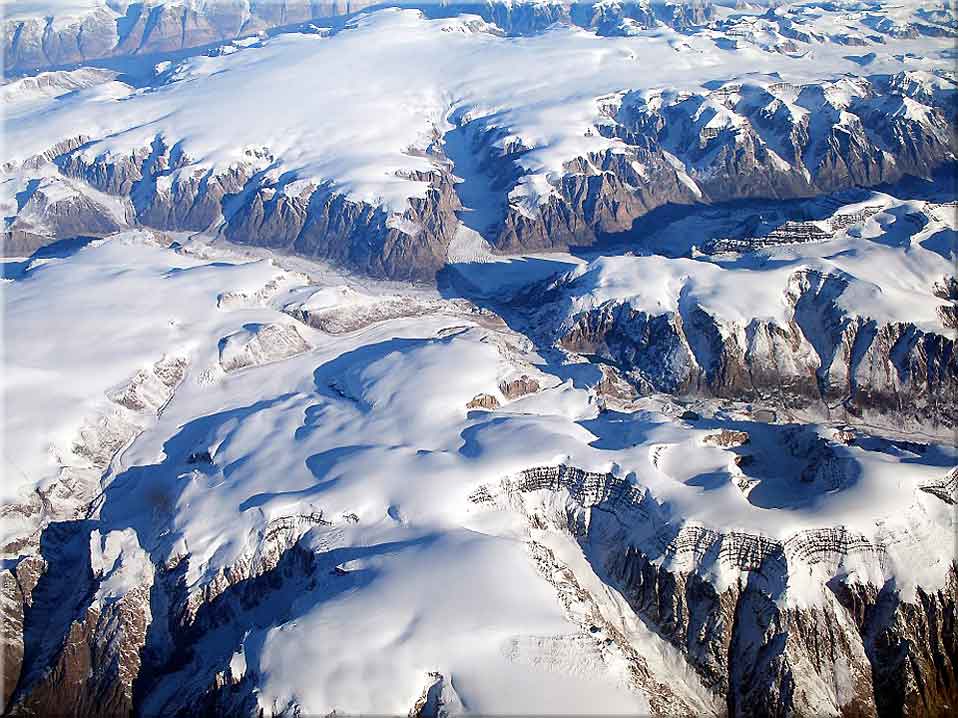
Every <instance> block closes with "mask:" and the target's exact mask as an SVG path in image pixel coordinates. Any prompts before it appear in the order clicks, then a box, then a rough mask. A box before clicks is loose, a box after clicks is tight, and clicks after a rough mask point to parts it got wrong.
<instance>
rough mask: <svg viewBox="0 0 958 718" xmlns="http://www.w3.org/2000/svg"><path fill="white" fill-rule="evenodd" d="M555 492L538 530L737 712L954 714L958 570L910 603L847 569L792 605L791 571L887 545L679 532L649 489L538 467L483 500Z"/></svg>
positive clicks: (804, 535) (823, 533) (872, 553)
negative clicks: (558, 540) (717, 570)
mask: <svg viewBox="0 0 958 718" xmlns="http://www.w3.org/2000/svg"><path fill="white" fill-rule="evenodd" d="M544 491H545V492H554V493H556V494H557V495H558V496H559V497H560V499H561V500H560V501H559V502H558V506H559V507H561V508H558V509H556V510H555V512H554V513H550V510H548V509H547V510H544V509H543V508H542V503H541V501H539V500H538V499H537V500H534V501H533V502H531V503H530V504H529V505H528V510H530V511H531V512H532V513H530V515H529V516H528V518H529V520H530V523H531V524H532V525H533V526H535V527H536V528H537V529H539V530H542V529H545V528H549V529H554V530H557V531H567V532H569V533H571V534H572V535H573V536H574V537H575V538H576V539H577V541H578V543H579V544H580V545H581V546H582V549H583V551H584V553H585V556H586V557H587V559H588V560H589V562H590V563H591V565H592V568H593V569H594V570H595V573H596V575H597V576H599V577H600V578H601V579H602V580H603V581H604V582H606V583H607V584H609V585H611V586H612V587H614V588H615V589H617V590H618V591H619V592H620V593H621V595H622V596H623V597H624V598H625V600H626V601H627V602H628V605H629V606H630V607H631V609H632V610H633V611H634V612H635V613H636V615H637V616H638V617H639V618H641V620H642V621H644V622H645V623H646V624H647V625H649V626H650V627H651V628H653V630H655V631H656V633H657V634H658V635H659V636H661V637H662V638H664V639H665V640H667V641H668V642H670V643H671V644H672V645H674V646H675V647H677V648H678V649H679V650H680V651H681V652H682V654H683V655H684V656H685V658H686V660H687V661H688V662H689V664H690V665H691V666H692V667H693V668H694V669H695V671H696V672H697V673H698V674H699V675H700V676H701V679H702V681H703V683H704V685H705V686H707V687H708V688H710V689H711V690H712V691H715V692H716V693H717V694H719V695H721V696H723V697H724V699H725V702H726V707H727V711H728V715H729V716H751V715H769V716H812V715H828V714H834V715H845V716H898V715H932V716H938V715H945V714H947V712H948V711H949V710H950V707H949V706H953V705H954V704H955V700H956V698H958V694H956V691H958V643H956V641H958V634H956V626H955V617H956V615H958V614H956V608H955V607H956V601H958V566H956V565H955V564H952V565H951V567H950V568H949V569H948V571H947V575H946V578H945V581H944V583H943V585H942V586H941V587H940V588H938V589H935V590H932V591H926V590H922V589H920V588H919V589H917V590H916V591H915V593H914V596H910V597H908V598H906V597H904V596H903V595H902V594H901V593H899V592H898V591H897V590H896V589H895V588H894V586H893V585H892V583H888V584H885V586H883V587H875V586H871V585H868V584H866V585H862V584H858V583H855V584H849V583H847V582H846V581H845V579H844V578H843V577H842V576H841V572H840V571H839V572H838V574H836V576H835V577H834V578H832V579H830V580H827V581H826V582H825V583H823V584H822V585H821V586H819V587H818V590H820V591H821V600H820V601H818V602H816V603H812V604H809V605H802V604H801V603H798V604H795V603H791V602H788V601H784V600H782V598H783V596H784V595H785V594H786V591H787V588H786V587H787V585H788V577H789V574H790V572H794V573H795V575H799V574H802V573H804V572H805V571H807V570H808V568H807V566H811V565H815V564H818V565H821V564H823V563H824V565H832V562H836V561H840V560H841V558H840V557H845V556H850V555H853V554H854V555H858V556H860V557H861V560H864V561H880V560H881V558H880V555H881V551H882V550H883V549H882V548H881V547H878V546H875V545H872V544H871V543H870V542H868V541H867V540H865V539H864V538H862V537H856V536H854V535H852V534H850V533H849V532H847V531H845V530H844V529H841V528H837V529H821V530H806V531H802V532H799V533H797V534H795V535H793V536H792V537H791V538H789V539H788V540H787V541H785V542H783V543H780V542H777V541H773V540H769V539H767V538H763V537H761V536H755V535H750V534H746V533H738V532H728V533H725V534H718V533H716V532H714V531H710V530H708V529H704V528H702V527H699V526H674V525H672V524H671V522H670V521H669V520H668V518H667V512H666V513H663V512H662V511H661V510H660V507H659V506H658V505H657V504H656V502H655V501H654V500H653V499H652V498H651V497H650V496H649V495H648V494H647V493H645V492H644V490H643V489H642V488H641V487H636V486H633V485H631V484H630V483H629V482H628V481H626V480H623V479H620V478H617V477H615V476H614V475H612V474H597V473H590V472H586V471H582V470H580V469H577V468H575V467H569V466H552V467H539V468H535V469H529V470H526V471H524V472H521V473H520V474H519V475H517V476H516V477H515V478H513V479H506V480H504V481H503V482H502V483H501V484H499V485H498V486H494V487H493V486H489V487H483V488H481V489H480V490H479V491H477V492H476V493H475V494H474V495H473V497H472V499H473V501H475V502H476V503H478V504H480V505H481V504H488V503H495V502H497V501H499V500H500V497H501V500H503V501H506V502H514V501H515V500H517V499H520V500H521V497H522V496H523V495H524V494H526V493H529V492H537V494H536V495H541V492H544ZM566 496H567V497H568V499H565V498H561V497H566ZM567 502H568V503H567ZM713 562H715V563H717V564H719V565H721V566H722V567H723V568H722V571H723V572H727V573H729V574H730V575H734V576H738V578H737V579H735V580H732V581H730V582H729V581H726V583H727V584H728V585H726V586H724V587H723V586H720V585H717V584H716V583H715V581H714V579H713V578H709V576H712V575H714V574H713V571H712V569H710V568H704V569H703V565H705V566H708V565H711V564H712V563H713ZM834 565H838V564H837V563H836V564H834ZM812 580H815V579H812Z"/></svg>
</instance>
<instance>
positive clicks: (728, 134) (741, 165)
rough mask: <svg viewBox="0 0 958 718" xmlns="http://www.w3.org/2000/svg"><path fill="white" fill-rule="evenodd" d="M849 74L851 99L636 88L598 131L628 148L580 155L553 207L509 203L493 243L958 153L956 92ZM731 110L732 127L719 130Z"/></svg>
mask: <svg viewBox="0 0 958 718" xmlns="http://www.w3.org/2000/svg"><path fill="white" fill-rule="evenodd" d="M843 82H846V83H847V84H848V85H849V86H850V88H851V89H850V92H851V93H852V95H853V98H852V100H851V101H850V104H849V105H848V106H847V107H846V106H845V105H843V104H841V103H837V102H836V101H835V100H834V99H833V95H832V94H830V90H829V88H828V87H826V86H823V85H807V86H803V87H799V86H790V85H786V84H785V83H781V85H779V86H771V87H768V88H760V87H757V86H749V85H726V86H723V87H720V88H718V89H716V90H713V91H711V92H709V93H706V94H703V95H691V96H685V95H680V96H676V97H665V96H659V95H654V96H650V97H646V96H637V95H632V94H630V93H627V94H626V95H625V96H624V97H623V98H622V101H621V104H620V105H619V107H618V109H614V110H613V109H612V108H610V109H609V114H610V122H609V123H608V124H604V125H600V126H599V128H598V129H599V131H600V132H601V133H602V134H603V135H604V136H606V137H609V138H614V139H618V140H621V141H622V142H624V143H625V147H624V148H622V147H619V148H616V150H615V151H614V152H613V151H612V150H609V151H607V152H606V153H603V154H600V155H593V156H589V157H588V158H580V159H578V160H575V161H573V162H570V163H569V164H568V165H567V167H566V169H567V171H568V174H567V175H565V176H564V177H563V179H562V181H561V183H560V184H559V185H558V186H556V188H555V190H556V192H555V194H554V195H553V196H552V197H550V198H549V199H548V202H547V204H545V205H543V206H542V207H540V210H539V212H538V213H537V214H533V215H532V216H530V215H529V214H528V213H526V212H523V211H521V210H520V209H518V208H516V207H510V210H509V212H508V213H507V216H506V218H505V220H504V221H503V223H502V226H501V228H500V229H499V231H498V232H497V235H496V236H495V237H494V238H493V239H492V242H493V244H494V246H495V247H496V248H498V249H501V250H503V251H519V250H520V249H529V248H534V249H548V248H550V247H565V246H581V245H589V244H592V243H594V242H595V240H596V238H597V237H598V236H600V235H602V234H610V233H616V232H622V231H624V230H627V229H628V228H629V227H630V226H631V223H632V221H634V220H635V219H636V218H638V217H640V216H642V215H644V214H645V213H647V212H648V211H650V210H652V209H655V208H656V207H659V206H662V205H664V204H667V203H674V204H690V203H693V202H702V203H711V202H726V201H730V200H737V199H745V198H763V199H785V198H798V197H811V196H815V195H818V194H824V193H828V192H832V191H835V190H838V189H844V188H847V187H852V186H862V187H870V186H875V185H878V184H882V183H886V182H895V181H897V180H899V179H901V178H902V177H904V176H906V175H913V176H918V177H930V176H931V175H932V173H933V172H934V171H935V170H936V169H937V168H938V167H941V166H943V164H944V163H947V162H950V161H952V160H953V158H954V157H955V156H956V151H958V145H956V144H955V143H956V139H955V137H956V136H955V134H954V131H953V125H952V124H951V121H950V120H949V118H951V117H953V116H954V113H953V110H952V105H951V104H950V103H951V102H952V100H951V99H949V98H947V97H941V96H934V95H933V96H926V94H927V93H926V92H924V91H923V90H921V89H919V88H916V87H912V86H910V85H908V84H907V83H897V84H896V83H894V82H884V83H881V82H878V81H876V83H875V84H873V83H872V82H869V81H868V80H865V79H864V78H857V79H855V80H847V81H843ZM846 89H847V88H846ZM909 92H911V93H913V95H914V96H909V94H908V93H909ZM791 95H794V96H795V100H794V103H795V104H796V105H797V106H798V107H800V108H802V110H803V111H804V112H805V114H800V115H795V114H793V113H792V112H791V111H790V110H789V109H788V108H787V106H786V104H785V103H784V102H783V101H782V100H781V99H779V98H780V97H786V96H791ZM919 96H920V97H922V98H923V99H924V100H925V101H926V102H928V103H929V104H928V105H924V104H923V103H920V108H919V109H920V110H921V112H922V113H924V114H922V115H921V116H919V115H918V114H917V113H910V112H909V108H914V107H915V105H914V104H913V103H915V102H919V100H917V99H915V98H916V97H919ZM722 113H725V114H726V115H727V116H728V118H729V122H728V124H727V125H726V126H724V127H718V128H716V127H713V126H712V125H711V124H710V123H711V122H712V121H713V119H714V118H716V117H717V116H719V115H720V114H722ZM523 149H524V148H521V147H518V148H514V149H513V150H512V153H513V154H521V152H522V151H523ZM509 157H510V153H508V152H507V153H505V154H503V155H502V157H501V158H500V159H501V160H506V161H508V160H509ZM638 168H641V170H639V169H638ZM833 229H840V227H835V228H833ZM817 231H818V232H823V230H817V228H815V229H812V228H810V227H795V228H791V231H790V228H783V229H782V236H781V237H771V238H770V240H769V241H778V240H784V241H812V240H814V239H815V238H816V237H813V236H810V235H811V234H814V233H815V232H817ZM820 238H824V237H820Z"/></svg>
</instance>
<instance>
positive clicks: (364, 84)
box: [6, 9, 949, 231]
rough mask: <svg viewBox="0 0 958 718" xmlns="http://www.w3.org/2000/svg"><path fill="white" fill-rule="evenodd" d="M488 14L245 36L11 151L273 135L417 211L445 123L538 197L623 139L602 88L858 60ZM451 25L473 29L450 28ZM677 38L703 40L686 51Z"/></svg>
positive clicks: (792, 76) (57, 111)
mask: <svg viewBox="0 0 958 718" xmlns="http://www.w3.org/2000/svg"><path fill="white" fill-rule="evenodd" d="M475 23H476V18H474V17H471V16H460V17H457V18H449V19H437V20H428V19H426V18H424V17H423V15H422V14H421V13H419V12H417V11H414V10H399V9H385V10H382V11H379V12H375V13H370V14H367V15H362V16H360V17H358V18H357V19H356V20H354V21H351V22H350V23H349V24H348V25H347V27H346V28H344V29H342V30H341V31H338V32H336V33H334V34H332V35H331V36H327V37H323V36H318V35H315V34H302V33H285V34H281V35H279V36H276V37H272V38H270V39H267V40H264V41H263V42H262V44H261V45H259V44H257V45H254V46H247V45H246V43H239V44H234V45H233V47H236V48H237V49H238V51H236V52H232V53H231V54H229V55H226V56H219V57H193V58H189V59H186V60H183V61H182V62H181V64H180V65H179V66H178V67H177V68H176V69H175V70H174V71H173V74H172V75H171V79H170V80H169V81H167V84H160V85H158V86H155V87H149V86H148V87H145V88H143V89H140V90H134V89H133V88H130V87H128V86H125V85H122V84H121V83H107V84H105V85H102V86H98V88H90V89H87V90H84V91H80V92H77V93H74V94H73V95H70V96H69V97H68V98H61V99H60V101H57V102H56V103H55V104H54V103H53V102H52V101H47V102H39V103H32V104H31V108H32V109H31V111H30V112H23V113H17V112H14V113H13V115H12V116H11V117H8V119H7V125H6V133H7V141H8V143H7V148H8V154H9V157H8V158H7V159H8V160H10V161H14V162H17V161H22V160H24V159H26V158H28V157H30V156H32V155H35V154H37V153H39V152H42V151H43V150H45V149H46V148H48V147H49V146H51V145H52V144H55V143H56V142H57V141H59V140H60V139H63V138H66V137H74V136H76V135H77V134H85V135H89V136H91V137H93V138H95V139H96V140H97V141H94V142H93V143H92V144H90V145H89V146H88V147H86V148H85V149H84V150H83V151H84V154H85V155H86V156H88V157H90V158H93V157H97V156H100V155H104V154H106V155H126V154H128V153H129V152H131V151H132V150H135V149H140V148H144V147H148V146H149V145H150V143H151V142H152V140H153V139H154V137H156V136H162V137H164V138H165V139H166V141H167V143H168V144H171V145H172V144H174V143H180V145H179V147H180V148H181V149H182V151H183V152H184V153H185V154H186V155H187V156H188V157H189V158H191V159H192V160H193V162H194V163H195V165H196V167H198V168H213V169H214V170H216V171H222V170H224V169H226V168H228V167H230V166H231V165H233V164H235V163H237V162H246V161H250V157H249V156H248V155H247V154H245V150H246V149H248V148H263V147H266V148H268V149H269V151H270V153H271V154H272V156H274V157H276V158H277V159H276V162H275V163H274V165H273V166H272V167H270V169H271V170H273V171H275V172H276V174H277V175H280V174H284V173H288V174H289V176H291V177H293V178H298V179H300V180H310V181H314V182H315V183H316V184H320V183H322V182H327V183H329V185H330V187H331V188H332V189H333V190H334V191H337V192H342V193H344V194H347V195H349V196H350V197H351V198H353V199H357V200H362V201H365V202H369V203H372V204H376V205H381V206H383V207H385V208H387V209H388V210H389V211H390V212H402V211H403V210H404V208H405V206H406V200H407V199H408V198H411V197H422V196H423V194H424V192H425V191H426V188H427V184H426V183H425V182H419V181H414V180H410V179H408V178H406V177H403V176H401V175H407V174H408V173H409V172H411V171H428V170H429V169H430V168H431V167H432V164H431V162H430V161H429V160H428V159H426V158H425V157H423V156H422V155H421V152H410V149H417V150H422V149H424V148H425V147H426V146H427V145H428V144H429V143H430V141H431V137H432V133H433V132H434V131H435V130H437V129H438V130H439V131H445V130H447V129H449V128H450V127H451V124H450V118H452V117H468V118H470V119H471V120H473V121H474V120H477V119H481V120H482V122H483V124H484V125H486V126H489V127H499V128H501V129H503V130H505V131H506V132H507V134H510V135H512V136H514V137H517V138H520V139H521V140H522V142H523V143H524V145H525V146H527V147H529V148H531V150H530V151H529V152H527V153H525V154H523V155H522V156H521V157H520V158H519V159H518V160H517V161H518V164H519V166H520V167H521V169H522V170H523V175H522V176H521V177H520V178H519V179H518V181H517V183H516V184H515V186H513V187H512V188H511V190H510V193H509V198H510V200H511V201H512V202H513V203H515V204H516V205H517V206H518V207H520V208H522V209H523V210H525V211H527V212H533V211H535V210H536V208H537V206H538V205H539V204H540V203H542V202H544V201H546V200H547V199H548V197H549V196H550V194H551V192H552V183H554V182H556V181H557V180H558V179H559V177H560V176H561V175H562V174H563V165H564V164H565V163H566V162H567V161H569V160H571V159H573V158H575V157H577V156H582V155H586V154H588V153H590V152H597V151H601V150H603V149H606V148H608V147H610V146H611V143H610V141H609V140H606V139H604V138H602V137H601V136H600V135H599V134H598V133H597V132H595V131H594V128H595V126H596V124H600V123H601V122H602V121H603V120H602V116H601V112H600V109H599V103H598V102H597V98H603V97H607V96H609V95H611V94H614V93H621V92H623V91H625V90H643V89H654V88H661V87H671V88H673V89H675V90H676V91H683V90H684V91H691V90H697V89H699V88H701V86H702V85H703V84H705V83H708V82H709V81H713V80H723V81H724V80H731V79H734V78H736V77H738V76H743V75H746V74H748V73H751V72H754V71H755V69H756V67H757V66H758V67H761V70H762V72H764V73H768V74H771V73H778V75H779V76H780V78H781V80H782V81H786V82H796V83H802V82H808V81H814V80H818V79H828V78H837V77H839V76H840V75H841V74H842V73H845V72H851V71H854V69H855V67H857V66H856V65H855V64H854V63H853V62H851V61H849V60H847V59H845V57H844V54H845V50H844V48H842V47H837V46H832V45H822V46H820V47H819V46H816V50H815V52H814V53H813V54H814V58H810V57H804V58H792V57H788V56H786V55H782V54H781V53H777V52H765V51H763V50H761V49H758V48H756V47H751V46H749V47H748V48H746V49H745V50H741V51H737V50H732V49H722V48H721V47H720V46H718V45H716V44H715V41H714V40H713V38H711V37H710V36H709V35H708V33H704V32H703V33H693V34H689V35H686V34H678V33H675V32H674V31H671V30H669V29H668V28H661V29H657V30H656V31H654V32H647V33H643V34H641V35H640V36H636V37H621V38H602V37H597V36H596V35H595V34H593V33H591V32H587V31H584V30H581V29H578V28H570V27H555V28H552V29H550V30H549V31H547V32H544V33H542V34H539V35H535V36H530V37H502V36H499V35H497V34H492V33H489V32H484V31H482V30H481V28H479V29H478V30H477V27H478V26H476V25H475ZM451 29H452V30H457V31H456V32H445V31H444V30H451ZM676 38H681V40H682V43H683V44H685V45H688V46H689V47H690V51H689V52H682V53H678V52H675V51H674V50H673V49H672V48H671V44H672V43H673V41H674V40H675V39H676ZM948 42H949V41H948V40H947V39H940V40H939V39H934V38H921V39H920V40H916V41H911V40H897V39H891V38H890V39H888V41H887V45H886V47H885V49H884V50H883V54H882V55H881V56H880V57H879V59H877V60H876V61H875V62H874V63H873V64H872V65H870V66H869V70H870V72H874V73H882V72H885V73H888V74H895V73H898V72H901V71H902V70H905V69H908V65H907V64H906V62H905V59H907V53H908V52H910V51H913V54H919V55H922V56H924V57H926V58H928V57H931V55H932V53H930V52H929V50H930V47H932V46H935V47H937V46H939V45H940V46H941V47H944V46H945V45H946V44H947V43H948ZM479 57H481V58H482V62H478V61H477V58H479ZM666 57H667V58H668V62H663V61H662V58H666ZM898 57H901V58H903V59H902V60H898V59H896V58H898ZM940 64H941V67H942V68H944V67H945V66H946V65H947V61H945V60H941V63H940ZM519 66H521V67H522V68H523V72H522V73H520V74H517V73H515V72H514V71H513V70H514V68H515V67H519ZM653 67H654V68H655V71H654V72H650V71H649V69H650V68H653ZM317 68H322V70H323V71H322V72H317V71H316V69H317ZM164 77H165V75H164ZM277 77H281V78H282V81H280V82H277V81H276V78H277ZM849 87H851V85H849ZM849 91H851V90H849ZM250 97H255V98H256V103H255V112H250V107H249V105H248V104H247V102H246V99H247V98H250ZM293 108H295V109H293ZM225 127H228V128H229V132H223V128H225ZM259 168H260V169H265V168H266V167H265V165H264V166H262V167H259ZM409 229H411V228H409ZM403 231H407V230H406V228H404V230H403Z"/></svg>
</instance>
